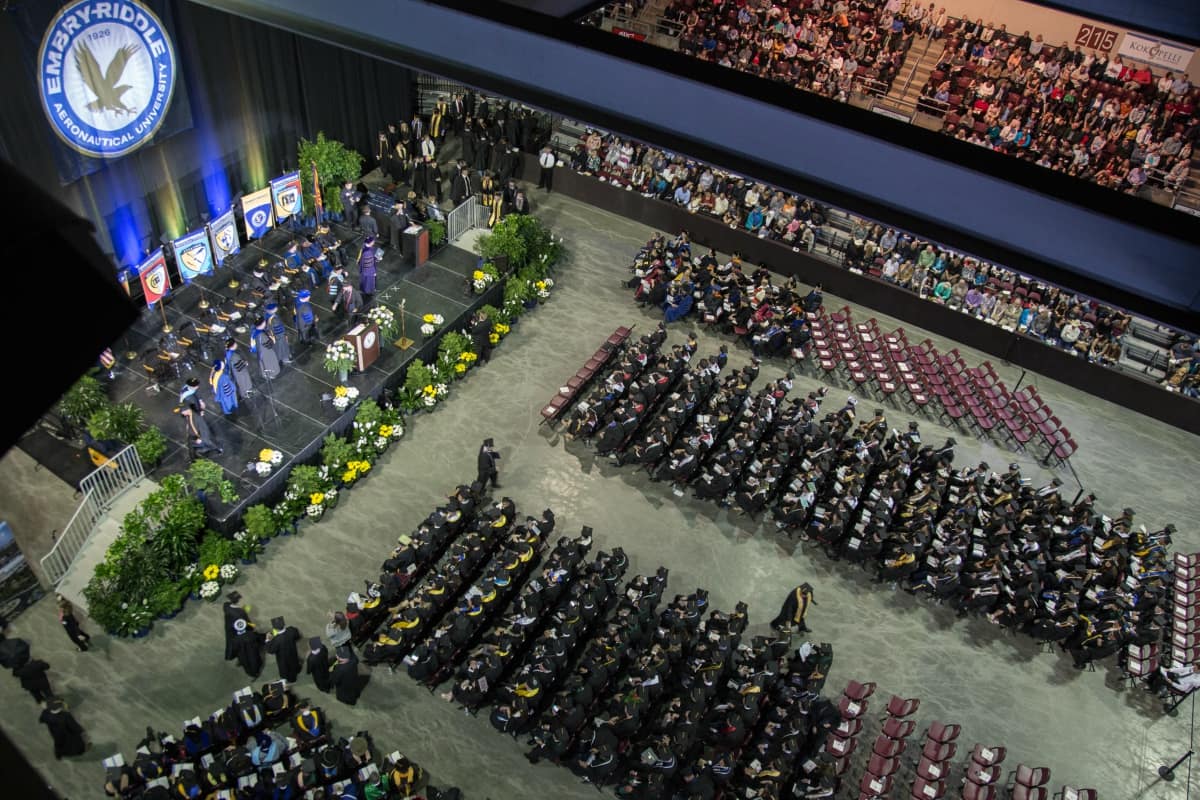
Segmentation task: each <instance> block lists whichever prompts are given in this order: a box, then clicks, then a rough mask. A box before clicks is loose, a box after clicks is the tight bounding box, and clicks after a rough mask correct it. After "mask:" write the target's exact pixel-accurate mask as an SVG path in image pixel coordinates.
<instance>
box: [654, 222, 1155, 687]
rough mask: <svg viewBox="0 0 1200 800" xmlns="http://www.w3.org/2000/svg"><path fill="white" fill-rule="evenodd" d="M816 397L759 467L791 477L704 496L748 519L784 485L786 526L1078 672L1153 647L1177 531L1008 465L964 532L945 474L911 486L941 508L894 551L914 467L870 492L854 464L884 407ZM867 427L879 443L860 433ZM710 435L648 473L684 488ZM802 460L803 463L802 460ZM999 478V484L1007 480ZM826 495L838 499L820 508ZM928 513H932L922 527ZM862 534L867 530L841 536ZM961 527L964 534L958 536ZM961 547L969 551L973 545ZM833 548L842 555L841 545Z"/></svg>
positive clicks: (702, 430)
mask: <svg viewBox="0 0 1200 800" xmlns="http://www.w3.org/2000/svg"><path fill="white" fill-rule="evenodd" d="M663 246H664V245H663V243H662V241H661V239H659V240H658V243H657V244H656V243H655V240H652V242H651V244H650V245H648V247H651V248H652V249H653V248H656V247H657V248H661V247H663ZM822 394H823V392H819V393H817V395H816V396H813V395H810V397H809V398H808V400H807V401H805V405H806V406H809V407H810V408H811V409H812V411H813V412H814V418H813V419H811V420H809V421H807V422H805V423H804V424H803V425H801V426H795V425H791V426H789V425H787V424H781V425H779V426H777V428H776V433H777V434H781V435H787V436H790V437H791V439H790V440H789V441H787V443H786V446H784V443H783V442H781V441H779V440H777V439H768V440H767V448H766V449H767V451H768V452H767V453H766V454H765V456H766V457H765V458H764V457H762V456H759V457H758V458H756V459H755V460H754V461H752V462H751V464H752V465H756V466H761V465H767V466H768V467H772V466H773V467H774V468H775V469H776V470H778V469H779V466H780V465H779V459H778V458H777V456H776V454H777V453H779V452H782V454H783V458H784V459H786V457H787V455H788V454H789V453H790V454H791V456H792V458H793V464H798V465H799V468H796V467H793V468H791V469H790V470H789V469H787V468H784V470H783V475H784V476H785V479H784V480H780V479H779V473H778V471H776V472H774V473H772V472H771V471H770V469H768V470H767V472H766V477H765V478H763V477H761V476H760V474H759V473H760V472H761V470H760V469H756V470H755V471H753V472H751V473H750V478H751V480H750V481H749V484H750V485H743V486H740V487H737V488H736V489H734V490H733V491H728V492H724V493H723V492H722V490H724V489H725V488H726V484H728V485H729V487H735V486H736V482H735V478H734V477H731V476H729V475H728V474H727V472H728V470H723V469H722V470H716V472H717V475H716V476H715V477H713V476H712V475H711V474H706V475H705V477H706V478H711V479H712V480H710V481H709V482H707V483H705V484H701V485H700V487H699V488H698V490H697V494H698V495H699V496H702V497H711V498H714V499H718V500H719V501H720V502H726V503H730V504H733V503H736V504H737V506H738V507H739V509H740V510H742V511H745V512H747V513H751V514H753V513H756V512H757V511H759V510H761V509H762V507H763V504H764V500H765V501H767V502H770V489H769V487H766V488H764V486H763V484H765V483H769V482H773V483H774V485H775V486H776V487H780V486H782V487H785V488H784V490H783V492H782V495H781V496H780V497H779V499H778V502H777V505H776V506H775V509H774V516H775V518H776V520H777V522H778V523H779V524H780V527H782V528H784V529H787V530H803V529H805V528H806V527H811V528H813V529H814V530H813V533H814V535H815V536H817V537H818V538H820V537H821V535H822V533H821V532H822V531H823V530H825V529H828V530H829V531H830V532H829V533H825V534H824V537H825V538H829V537H830V536H838V537H843V539H844V541H845V543H846V544H847V545H848V546H849V547H850V549H851V550H852V551H855V552H854V553H852V557H857V559H858V560H867V559H869V558H874V560H875V566H876V567H877V569H878V570H879V572H880V574H881V575H883V576H884V577H886V578H888V579H897V580H898V579H903V578H906V577H907V576H908V575H909V574H914V575H915V578H916V581H915V582H913V581H905V582H904V585H905V586H906V587H912V588H914V589H915V590H916V591H926V590H928V591H929V592H930V593H931V594H933V595H935V596H938V597H939V598H940V599H942V600H943V601H945V600H950V601H952V602H955V603H957V604H958V605H959V607H960V609H962V610H963V611H964V612H970V611H977V612H981V613H985V614H987V615H988V618H989V619H991V620H992V621H993V622H997V623H999V624H1005V625H1010V626H1012V627H1015V628H1023V629H1026V630H1028V631H1029V632H1030V633H1031V634H1032V635H1034V636H1037V637H1038V638H1039V639H1040V640H1041V641H1056V642H1059V643H1061V644H1062V645H1063V646H1064V647H1065V648H1066V649H1068V650H1070V651H1071V652H1072V654H1073V656H1074V657H1075V662H1076V666H1078V667H1083V666H1084V665H1086V663H1087V662H1089V661H1091V660H1094V659H1095V658H1100V657H1103V656H1105V655H1108V654H1110V653H1112V652H1114V651H1116V650H1118V649H1120V648H1121V645H1122V644H1124V643H1135V644H1145V643H1150V642H1154V641H1158V640H1159V639H1160V638H1161V636H1162V634H1163V631H1164V630H1165V625H1164V620H1163V615H1164V614H1165V612H1166V605H1167V598H1168V597H1169V594H1170V592H1169V582H1170V571H1169V569H1168V553H1167V550H1166V545H1167V544H1169V541H1170V533H1171V532H1172V531H1173V526H1170V525H1168V526H1167V527H1166V528H1164V529H1163V530H1160V531H1155V532H1153V533H1149V532H1146V531H1145V530H1144V529H1142V528H1138V529H1134V526H1133V524H1132V510H1130V509H1126V511H1125V512H1123V513H1122V515H1121V517H1120V518H1119V519H1117V520H1115V521H1112V520H1109V519H1108V518H1107V517H1104V516H1103V515H1098V514H1096V513H1095V512H1094V511H1093V510H1092V508H1091V502H1090V501H1089V502H1087V503H1085V507H1084V508H1082V509H1073V508H1065V507H1063V505H1064V504H1063V503H1062V500H1061V498H1060V497H1059V496H1058V493H1057V491H1056V490H1057V486H1047V487H1043V488H1042V489H1038V490H1034V489H1032V488H1031V487H1030V486H1029V485H1028V482H1021V481H1020V479H1019V476H1017V477H1016V478H1015V479H1014V477H1013V475H1014V473H1015V472H1017V471H1016V470H1015V465H1014V467H1010V470H1009V479H1008V480H1009V482H1010V483H1013V482H1014V480H1015V481H1016V483H1017V484H1019V485H1020V492H1018V494H1017V496H1016V498H1015V499H1014V498H1013V497H1011V496H1005V497H1003V502H1000V503H996V505H997V506H998V511H999V515H998V516H997V509H994V508H982V509H980V508H979V505H978V502H977V503H976V504H975V505H970V504H968V505H967V509H968V511H974V512H975V513H974V516H973V517H971V519H964V520H960V524H958V525H957V526H956V525H955V521H956V518H955V517H954V516H952V515H951V512H952V511H953V510H955V509H957V507H958V506H959V503H960V499H961V498H959V497H958V496H957V495H956V494H951V493H949V492H948V491H947V486H946V485H945V480H946V479H944V478H943V479H942V480H943V482H942V483H940V484H931V482H929V481H926V482H925V483H922V484H921V486H919V487H917V488H916V489H915V490H914V491H915V492H917V493H918V494H917V496H916V498H915V500H916V501H915V503H914V505H915V506H917V507H925V506H928V505H929V501H927V500H925V499H924V498H925V495H927V494H928V493H929V492H930V491H932V488H934V487H935V486H936V487H937V488H940V489H941V491H940V492H939V493H938V498H940V499H941V502H939V503H938V504H937V505H936V506H934V507H933V508H928V507H925V508H924V513H923V514H922V515H921V516H919V517H918V519H917V521H916V522H913V521H911V519H909V517H911V514H910V515H909V517H905V519H906V520H909V521H908V522H907V523H906V524H907V525H908V526H909V527H912V528H924V529H926V533H925V535H924V536H909V537H906V536H905V535H904V534H905V533H907V532H903V533H900V534H897V535H896V536H895V537H893V538H892V540H891V541H892V542H893V543H894V542H901V544H900V545H898V546H896V545H893V547H892V548H890V549H887V548H885V547H884V541H885V540H886V539H888V531H889V528H888V524H889V522H890V519H889V518H890V511H891V510H892V507H893V506H894V505H895V503H896V502H897V498H898V496H899V495H901V494H902V490H905V489H907V488H908V487H909V486H910V485H911V484H913V483H914V482H915V481H916V478H914V477H912V476H911V475H910V472H909V470H908V469H907V468H906V469H904V470H903V472H902V474H900V473H899V472H898V470H897V468H896V467H895V466H893V467H891V468H889V469H888V470H883V469H879V470H878V472H877V473H876V474H874V475H872V476H871V478H872V480H871V481H870V483H869V484H868V482H867V480H866V478H867V476H866V475H865V474H863V472H862V470H861V469H855V467H858V466H860V465H861V464H862V463H864V459H866V460H867V461H874V460H875V459H876V458H877V456H876V454H875V451H872V450H871V449H870V447H871V446H877V445H878V444H879V443H880V442H881V441H882V439H883V437H884V436H885V435H886V432H887V425H886V420H885V419H884V418H883V416H882V412H876V416H875V417H873V418H871V419H870V420H865V421H864V422H861V423H858V425H857V426H855V425H853V424H851V421H852V420H853V419H854V413H853V412H854V406H853V404H850V403H848V404H847V406H846V407H845V408H843V409H842V410H841V411H840V412H839V413H837V414H834V415H827V416H826V417H825V418H824V420H821V421H820V422H818V421H817V420H816V419H815V411H816V408H819V399H820V395H822ZM768 405H769V403H768ZM723 410H725V411H727V410H728V408H727V407H725V408H723ZM704 417H709V415H707V414H701V415H698V419H703V418H704ZM868 431H870V432H871V435H870V436H865V437H864V436H863V434H866V433H867V432H868ZM798 432H799V433H800V434H801V435H803V436H808V437H809V439H810V441H809V442H808V446H807V447H804V446H801V444H802V443H801V442H800V441H797V440H796V438H795V437H796V435H797V433H798ZM847 433H857V434H859V438H857V439H856V438H854V437H851V438H850V440H849V441H844V436H845V435H846V434H847ZM895 435H896V436H899V434H898V433H897V434H895ZM710 437H712V421H711V419H709V420H708V424H707V425H704V426H697V430H695V431H690V432H688V433H685V435H684V436H682V437H681V438H682V440H683V442H684V445H685V446H684V447H682V448H677V449H676V450H673V451H672V453H671V458H669V459H665V460H664V461H662V462H660V463H659V465H658V467H657V469H655V468H654V467H653V466H651V469H652V470H653V471H654V472H655V474H656V475H657V476H659V477H670V478H672V479H673V480H676V481H677V484H676V493H677V494H682V492H681V491H680V488H679V481H680V480H681V479H682V480H687V479H688V478H689V477H690V476H691V475H692V474H694V472H695V471H696V470H697V469H699V467H700V459H698V458H696V457H694V456H695V453H696V452H697V451H698V450H700V449H701V448H702V447H703V446H704V444H705V443H706V442H711V441H713V440H714V439H715V440H717V441H719V440H720V439H721V438H722V437H721V436H719V435H718V436H715V437H712V438H710ZM903 439H904V443H905V447H903V448H901V449H902V450H905V451H910V452H909V454H908V458H909V460H911V459H912V457H913V456H914V455H916V454H917V453H918V452H921V450H920V448H919V446H918V445H919V442H920V437H919V434H918V433H917V431H916V424H915V423H910V426H909V431H908V432H907V433H906V434H905V435H904V437H903ZM839 444H842V445H844V446H843V448H842V450H841V451H840V456H841V459H842V462H843V463H839V464H838V465H837V467H836V468H831V466H830V465H831V462H832V460H833V459H834V458H835V457H836V456H838V455H839V451H838V450H837V447H838V445H839ZM689 446H690V447H689ZM771 451H774V452H771ZM934 452H938V453H942V454H943V455H944V456H945V457H944V458H943V459H942V460H944V461H945V462H946V463H945V470H946V471H947V472H949V470H950V467H951V466H952V459H953V452H952V448H951V447H949V446H948V447H944V448H942V450H940V451H934V450H933V449H932V448H929V449H928V450H927V452H926V456H929V454H931V453H934ZM797 456H800V458H799V460H798V461H797V460H796V459H797ZM813 456H816V457H817V458H816V459H814V458H813ZM814 462H815V463H814ZM927 463H933V462H930V461H927ZM969 471H970V470H969V469H966V470H962V472H963V473H966V472H969ZM975 472H976V473H977V480H982V479H983V478H986V477H987V476H989V475H990V472H988V471H987V470H986V469H984V470H982V471H981V470H979V468H976V470H975ZM788 477H790V480H787V479H786V478H788ZM994 478H995V480H1000V478H999V476H994ZM712 481H715V484H714V483H713V482H712ZM775 491H776V492H779V491H780V490H779V489H778V488H777V489H776V490H775ZM818 492H820V493H822V494H823V495H824V497H825V498H827V499H828V498H835V501H834V502H830V503H824V504H821V503H816V502H815V500H816V496H817V494H818ZM1003 494H1004V493H1003V492H997V491H993V492H992V495H991V498H990V499H991V500H992V501H993V502H995V501H997V500H999V499H1000V498H1001V495H1003ZM1008 494H1009V495H1011V491H1010V492H1009V493H1008ZM1093 499H1094V498H1093ZM979 510H982V511H983V514H982V515H980V514H978V511H979ZM881 511H883V512H887V513H882V514H881V513H880V512H881ZM930 513H933V518H932V519H928V520H927V519H926V517H928V516H929V514H930ZM956 513H957V512H956ZM968 516H970V515H968ZM827 517H828V519H827ZM948 518H949V521H947V519H948ZM854 530H857V531H858V533H859V534H860V535H859V536H851V535H847V532H850V531H854ZM938 531H940V532H942V533H943V536H942V538H940V539H937V538H934V537H933V535H932V533H933V532H938ZM955 531H957V536H953V535H952V534H953V533H954V532H955ZM977 537H983V541H982V542H974V541H972V539H973V538H977ZM906 538H912V539H913V540H914V541H913V543H912V544H911V545H910V546H909V548H907V550H906V549H905V548H904V547H903V544H902V542H903V541H905V540H906ZM950 540H953V541H954V545H953V546H952V547H951V548H950V550H949V551H946V547H945V542H946V541H950ZM964 540H966V541H964ZM967 544H970V545H971V547H970V548H969V550H968V549H967V548H966V545H967ZM918 551H919V552H918ZM833 553H834V555H835V556H836V555H837V554H838V553H837V548H836V547H835V548H833ZM968 554H974V555H973V557H972V558H971V559H970V563H967V564H966V565H965V569H964V555H968ZM1047 572H1048V573H1049V574H1048V575H1046V573H1047ZM922 582H924V583H922Z"/></svg>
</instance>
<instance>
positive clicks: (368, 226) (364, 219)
mask: <svg viewBox="0 0 1200 800" xmlns="http://www.w3.org/2000/svg"><path fill="white" fill-rule="evenodd" d="M358 227H360V228H362V232H363V235H364V236H366V237H367V238H368V239H374V238H375V237H376V236H378V235H379V221H378V220H376V219H375V214H374V212H372V211H371V207H370V206H367V207H366V208H364V209H363V210H362V216H360V217H359V218H358Z"/></svg>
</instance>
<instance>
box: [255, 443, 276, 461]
mask: <svg viewBox="0 0 1200 800" xmlns="http://www.w3.org/2000/svg"><path fill="white" fill-rule="evenodd" d="M274 453H275V451H274V450H272V449H271V448H269V447H265V448H263V449H262V450H259V451H258V460H259V461H265V462H267V463H268V464H270V463H271V456H272V455H274Z"/></svg>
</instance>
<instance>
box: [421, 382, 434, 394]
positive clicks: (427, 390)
mask: <svg viewBox="0 0 1200 800" xmlns="http://www.w3.org/2000/svg"><path fill="white" fill-rule="evenodd" d="M421 391H422V392H423V393H424V394H425V396H426V397H437V389H435V388H433V384H429V385H428V386H426V387H425V388H424V389H422V390H421Z"/></svg>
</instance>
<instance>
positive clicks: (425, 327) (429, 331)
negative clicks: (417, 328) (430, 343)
mask: <svg viewBox="0 0 1200 800" xmlns="http://www.w3.org/2000/svg"><path fill="white" fill-rule="evenodd" d="M436 332H437V328H435V327H434V326H433V325H432V324H430V323H428V322H426V323H423V324H422V325H421V335H422V336H433V334H434V333H436Z"/></svg>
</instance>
